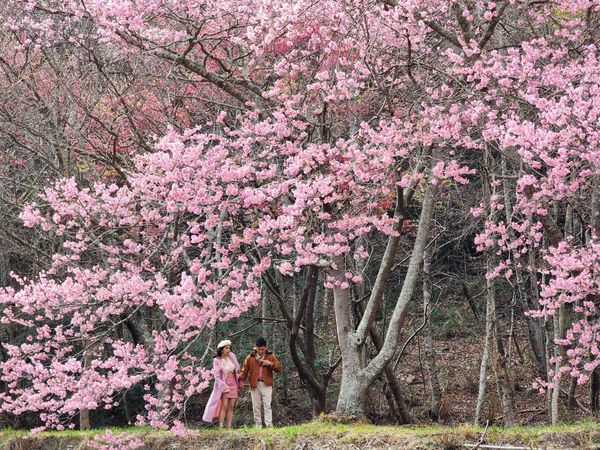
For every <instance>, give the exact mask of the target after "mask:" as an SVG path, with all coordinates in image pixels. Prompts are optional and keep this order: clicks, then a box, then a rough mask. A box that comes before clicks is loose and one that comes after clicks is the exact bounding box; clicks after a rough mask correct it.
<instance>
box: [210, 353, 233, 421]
mask: <svg viewBox="0 0 600 450" xmlns="http://www.w3.org/2000/svg"><path fill="white" fill-rule="evenodd" d="M229 359H230V360H231V362H232V363H233V365H234V367H235V371H234V373H233V379H234V380H236V381H237V377H238V373H239V371H240V364H239V363H238V360H237V358H236V357H235V355H234V354H233V353H229ZM212 375H213V377H214V380H215V383H214V385H213V390H212V392H211V393H210V397H209V399H208V403H206V408H204V414H203V416H202V420H204V421H205V422H212V421H213V420H214V419H216V418H218V417H219V412H220V411H221V397H222V396H223V391H224V390H225V386H229V384H228V383H227V373H226V372H225V370H223V360H222V359H221V358H219V357H217V358H215V359H213V370H212ZM229 392H231V387H230V388H229ZM236 393H237V384H236Z"/></svg>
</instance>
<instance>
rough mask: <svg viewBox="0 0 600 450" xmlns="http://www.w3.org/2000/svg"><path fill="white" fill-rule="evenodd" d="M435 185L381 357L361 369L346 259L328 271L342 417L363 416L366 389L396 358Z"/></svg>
mask: <svg viewBox="0 0 600 450" xmlns="http://www.w3.org/2000/svg"><path fill="white" fill-rule="evenodd" d="M434 193H435V186H433V185H431V184H429V185H428V187H427V190H426V193H425V196H424V202H423V206H422V208H421V216H420V219H419V228H418V231H417V237H416V239H415V244H414V246H413V251H412V254H411V257H410V260H409V264H408V270H407V273H406V276H405V278H404V283H403V285H402V290H401V292H400V295H399V297H398V301H397V302H396V305H395V307H394V310H393V312H392V316H391V318H390V322H389V326H388V329H387V332H386V335H385V339H384V341H383V346H382V348H381V351H380V352H379V353H378V355H377V356H376V357H375V358H374V359H373V360H372V361H371V362H370V363H369V364H368V365H367V367H364V368H361V367H360V350H361V347H362V344H363V342H364V341H363V340H362V338H361V336H360V337H358V338H357V336H356V335H354V332H353V329H352V326H351V324H352V320H351V319H352V318H351V311H350V304H349V302H350V291H349V289H348V288H346V289H344V288H342V287H341V286H342V282H344V274H345V259H344V256H343V255H339V256H336V257H334V258H333V264H332V266H331V268H330V270H329V274H330V276H331V277H332V278H333V280H334V287H333V299H334V310H335V319H336V329H337V336H338V343H339V345H340V350H341V355H342V380H341V386H340V394H339V397H338V404H337V408H336V410H337V412H338V413H340V414H342V415H359V416H364V399H365V396H366V394H367V389H368V388H369V386H371V384H372V383H373V382H374V381H375V380H376V379H377V378H378V377H379V375H380V374H381V373H382V372H383V371H384V369H385V367H386V366H387V365H388V364H389V362H390V361H391V360H392V358H393V357H394V354H395V352H396V349H397V343H398V338H399V337H400V332H401V330H402V325H403V324H404V319H405V317H406V314H407V312H408V306H409V304H410V300H411V299H412V295H413V293H414V290H415V287H416V285H417V281H418V275H419V272H420V268H421V264H422V262H423V253H424V251H425V246H426V243H427V236H428V234H429V229H430V226H431V219H432V214H433V209H434Z"/></svg>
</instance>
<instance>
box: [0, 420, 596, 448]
mask: <svg viewBox="0 0 600 450" xmlns="http://www.w3.org/2000/svg"><path fill="white" fill-rule="evenodd" d="M105 430H106V429H95V430H87V431H74V430H68V431H45V432H41V433H38V434H37V435H35V437H34V438H33V439H31V440H29V439H26V437H27V436H28V432H27V431H25V430H16V431H15V430H10V429H5V430H2V431H0V443H2V444H4V445H6V444H8V445H7V447H6V448H9V449H11V448H21V449H24V450H26V449H28V448H32V449H34V448H35V449H37V448H40V447H39V446H40V445H41V444H47V447H43V446H42V448H48V449H49V450H50V449H55V448H56V449H58V448H65V447H64V444H65V443H67V442H68V443H74V442H76V443H79V444H81V445H80V446H79V447H78V448H81V449H83V448H86V446H85V442H87V441H89V440H90V439H92V438H93V437H94V436H95V435H96V434H103V433H104V432H105ZM110 430H111V431H112V432H113V433H114V434H120V433H127V434H133V435H136V436H139V437H140V438H141V439H142V440H143V441H144V442H146V443H148V447H147V448H150V449H156V450H163V449H164V448H170V447H169V446H172V445H177V446H178V448H181V449H195V448H222V449H238V448H264V447H265V445H266V446H267V448H269V449H273V450H288V449H289V448H290V447H291V446H295V447H298V446H303V445H305V444H310V448H313V447H319V446H322V447H327V446H336V445H337V446H355V447H358V448H362V447H365V446H366V447H370V448H382V449H383V448H394V449H395V448H418V449H434V448H442V449H447V450H450V449H453V448H460V447H461V446H462V444H464V443H477V442H479V441H480V440H481V439H482V437H484V442H485V443H490V444H515V445H523V446H533V447H545V448H577V447H590V446H594V445H597V444H598V443H600V424H598V423H595V422H582V423H575V424H561V425H553V426H533V427H525V426H515V427H512V428H501V427H497V426H492V427H489V428H487V429H486V428H484V427H475V426H472V425H468V424H465V425H458V426H435V425H410V426H377V425H370V424H366V423H355V424H350V423H331V422H327V421H322V420H314V421H312V422H308V423H303V424H298V425H289V426H285V427H277V428H267V429H260V428H255V427H250V426H248V427H241V428H237V429H233V430H223V429H219V428H204V429H199V430H197V432H198V433H197V435H195V436H189V437H186V438H179V437H177V436H175V435H173V434H172V433H170V432H169V431H162V430H155V429H152V428H149V427H131V428H110ZM28 442H31V443H32V444H33V443H35V444H36V445H38V447H35V446H34V445H32V446H31V447H28V446H27V445H28V444H27V443H28ZM11 443H13V444H15V445H13V446H11ZM59 443H62V445H60V446H59V445H58V444H59ZM79 444H78V445H79ZM4 445H3V446H2V447H4ZM16 445H18V447H17V446H16Z"/></svg>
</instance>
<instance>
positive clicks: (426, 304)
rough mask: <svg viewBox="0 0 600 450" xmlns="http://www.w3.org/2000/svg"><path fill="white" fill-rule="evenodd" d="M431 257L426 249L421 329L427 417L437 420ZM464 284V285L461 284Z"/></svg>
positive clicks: (439, 393)
mask: <svg viewBox="0 0 600 450" xmlns="http://www.w3.org/2000/svg"><path fill="white" fill-rule="evenodd" d="M431 259H432V251H431V250H426V251H425V256H424V257H423V314H424V316H425V319H424V320H425V322H424V323H425V327H424V329H423V353H424V354H425V367H426V369H427V377H428V379H429V390H430V401H431V404H430V406H429V417H431V420H433V421H434V422H437V421H438V419H439V415H440V407H441V404H442V389H441V387H440V381H439V379H438V373H437V367H436V363H435V352H434V350H433V331H432V329H431V320H430V317H429V316H430V314H431ZM463 286H464V285H463Z"/></svg>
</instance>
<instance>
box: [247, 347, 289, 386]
mask: <svg viewBox="0 0 600 450" xmlns="http://www.w3.org/2000/svg"><path fill="white" fill-rule="evenodd" d="M264 359H266V360H267V361H270V362H272V363H273V366H272V367H268V366H263V378H262V379H263V382H264V383H265V385H266V386H273V372H276V373H279V372H281V363H280V362H279V360H278V359H277V357H276V356H275V355H274V354H273V352H270V351H268V350H267V352H266V353H265V356H264ZM259 369H260V364H259V362H258V357H257V352H256V350H253V351H252V352H250V354H249V355H248V356H246V359H245V360H244V365H243V366H242V370H241V371H240V376H239V382H240V385H243V384H244V383H245V382H246V379H248V381H249V382H250V387H251V388H252V389H256V383H257V382H258V372H259Z"/></svg>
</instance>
